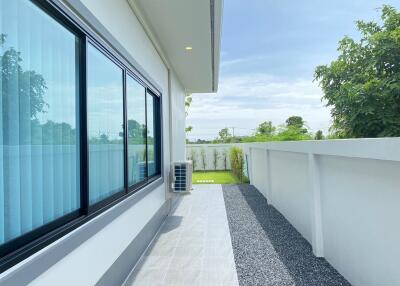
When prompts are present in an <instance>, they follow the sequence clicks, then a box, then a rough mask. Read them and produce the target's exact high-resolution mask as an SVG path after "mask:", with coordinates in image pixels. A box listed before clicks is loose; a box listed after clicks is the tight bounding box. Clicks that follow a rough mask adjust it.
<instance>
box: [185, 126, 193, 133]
mask: <svg viewBox="0 0 400 286" xmlns="http://www.w3.org/2000/svg"><path fill="white" fill-rule="evenodd" d="M192 130H193V126H190V125H189V126H187V127H185V133H186V134H188V133H190V132H192Z"/></svg>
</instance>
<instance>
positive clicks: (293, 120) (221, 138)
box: [189, 116, 334, 144]
mask: <svg viewBox="0 0 400 286" xmlns="http://www.w3.org/2000/svg"><path fill="white" fill-rule="evenodd" d="M333 137H334V136H333V135H329V138H333ZM325 138H326V137H325V136H324V134H323V132H322V130H318V131H317V132H316V133H315V134H313V133H312V132H310V131H309V129H308V127H307V125H306V122H305V121H304V119H303V118H302V117H301V116H290V117H289V118H288V119H286V121H285V124H283V125H279V126H274V125H273V124H272V122H271V121H264V122H262V123H260V124H259V125H258V127H257V128H256V131H255V132H254V134H252V135H249V136H233V135H232V133H231V132H230V131H229V128H228V127H225V128H223V129H221V130H220V131H219V132H218V137H217V138H215V139H214V140H201V139H199V140H197V141H195V142H189V143H196V144H210V143H213V144H217V143H247V142H265V141H298V140H313V139H315V140H322V139H325Z"/></svg>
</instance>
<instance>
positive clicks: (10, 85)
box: [0, 34, 48, 144]
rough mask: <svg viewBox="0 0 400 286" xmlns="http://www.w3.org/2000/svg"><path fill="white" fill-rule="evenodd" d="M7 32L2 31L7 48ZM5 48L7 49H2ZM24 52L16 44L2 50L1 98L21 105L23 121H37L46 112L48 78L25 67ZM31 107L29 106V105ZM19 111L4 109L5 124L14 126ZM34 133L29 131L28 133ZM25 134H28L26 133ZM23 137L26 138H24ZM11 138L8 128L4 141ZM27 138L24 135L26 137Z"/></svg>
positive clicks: (0, 44) (6, 103) (0, 40)
mask: <svg viewBox="0 0 400 286" xmlns="http://www.w3.org/2000/svg"><path fill="white" fill-rule="evenodd" d="M6 38H7V35H5V34H0V47H1V48H3V46H4V44H5V42H6ZM2 50H3V49H2ZM22 62H23V60H22V58H21V53H20V52H18V51H16V50H15V49H14V48H9V49H7V50H5V51H4V53H3V54H0V67H1V70H0V72H1V80H2V82H3V83H7V84H2V85H1V102H2V105H3V106H17V107H16V108H18V107H19V111H18V117H19V124H20V125H27V124H31V125H32V124H35V122H31V121H35V120H37V119H38V115H39V114H40V113H45V112H46V110H45V109H46V107H48V104H47V103H46V102H45V101H44V99H43V96H44V93H45V91H46V89H47V86H46V82H45V79H44V78H43V76H42V75H40V74H38V73H36V72H35V71H33V70H31V71H24V70H23V68H22ZM28 106H29V108H26V107H28ZM13 117H15V114H13V113H12V112H11V111H10V112H2V116H1V120H2V124H3V126H11V124H10V121H11V120H12V118H13ZM25 135H27V136H30V135H29V134H25ZM23 136H24V134H23ZM21 139H22V138H21ZM9 140H11V139H10V138H9V134H8V132H4V134H3V142H4V143H6V144H7V143H8V141H9ZM22 140H23V139H22Z"/></svg>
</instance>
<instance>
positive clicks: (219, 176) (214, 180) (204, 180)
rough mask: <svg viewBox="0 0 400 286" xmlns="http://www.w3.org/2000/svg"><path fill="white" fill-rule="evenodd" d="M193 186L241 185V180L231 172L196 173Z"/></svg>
mask: <svg viewBox="0 0 400 286" xmlns="http://www.w3.org/2000/svg"><path fill="white" fill-rule="evenodd" d="M193 184H239V180H238V179H237V178H236V177H235V176H234V175H233V174H232V173H231V172H230V171H205V172H201V171H200V172H199V171H196V172H194V173H193Z"/></svg>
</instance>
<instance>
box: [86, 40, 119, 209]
mask: <svg viewBox="0 0 400 286" xmlns="http://www.w3.org/2000/svg"><path fill="white" fill-rule="evenodd" d="M87 54H88V56H87V57H88V58H87V62H88V64H87V110H88V136H89V194H90V195H89V201H90V203H91V204H94V203H96V202H99V201H101V200H102V199H104V198H106V197H109V196H111V195H112V194H115V193H117V192H119V191H121V190H123V188H124V159H123V158H124V145H123V87H122V84H123V81H122V76H123V74H122V69H121V68H119V67H118V66H117V65H116V64H114V63H113V62H112V61H111V60H110V59H108V58H107V57H106V56H105V55H104V54H102V53H101V52H100V51H99V50H98V49H96V48H95V47H93V46H92V45H88V52H87Z"/></svg>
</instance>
